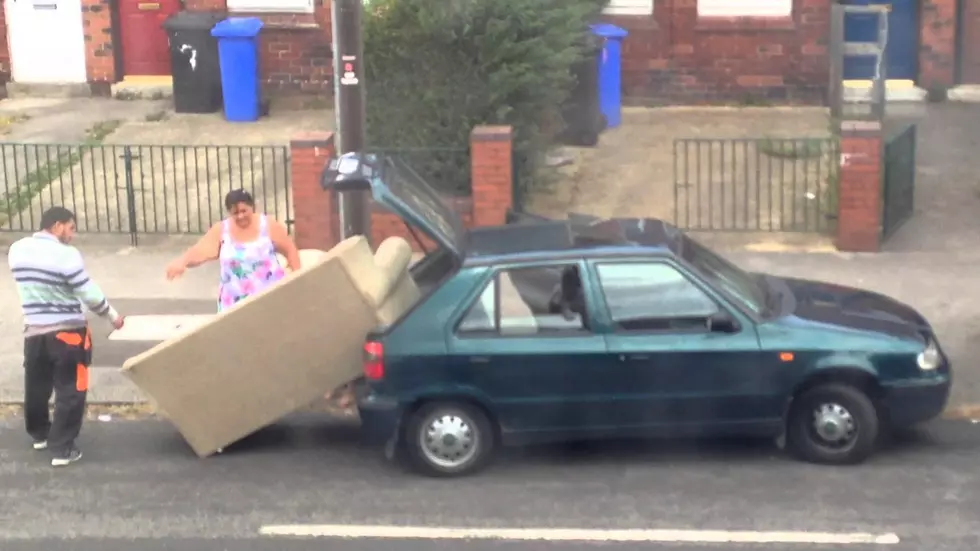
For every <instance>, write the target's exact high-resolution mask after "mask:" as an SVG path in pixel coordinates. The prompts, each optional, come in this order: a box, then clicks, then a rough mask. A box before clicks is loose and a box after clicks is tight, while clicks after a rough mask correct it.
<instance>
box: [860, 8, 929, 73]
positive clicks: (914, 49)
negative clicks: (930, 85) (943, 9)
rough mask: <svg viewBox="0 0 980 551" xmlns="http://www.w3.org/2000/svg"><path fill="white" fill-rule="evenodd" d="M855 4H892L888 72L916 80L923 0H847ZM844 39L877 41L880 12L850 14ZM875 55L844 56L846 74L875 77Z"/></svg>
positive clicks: (889, 17) (889, 24) (889, 26)
mask: <svg viewBox="0 0 980 551" xmlns="http://www.w3.org/2000/svg"><path fill="white" fill-rule="evenodd" d="M842 3H843V4H847V5H852V6H868V5H882V4H885V5H889V6H891V12H889V15H888V46H887V48H886V53H887V54H888V65H887V69H888V73H887V76H888V78H889V79H892V80H914V79H915V77H916V74H917V73H918V60H919V9H918V6H919V0H844V1H843V2H842ZM844 40H845V41H847V42H876V41H877V40H878V16H877V15H873V14H848V15H847V16H846V19H845V21H844ZM874 64H875V58H874V57H871V56H848V57H846V58H845V59H844V78H845V79H847V80H868V79H871V78H873V77H874V74H875V69H874Z"/></svg>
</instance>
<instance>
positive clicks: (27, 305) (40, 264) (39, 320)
mask: <svg viewBox="0 0 980 551" xmlns="http://www.w3.org/2000/svg"><path fill="white" fill-rule="evenodd" d="M7 261H8V263H9V264H10V272H11V273H12V274H13V276H14V280H15V281H16V282H17V292H18V294H20V303H21V308H22V309H23V312H24V325H25V326H26V327H27V331H28V332H32V331H31V328H40V327H64V326H69V327H71V326H84V325H85V324H86V320H85V312H84V311H83V310H82V305H83V304H84V305H85V306H86V307H87V308H88V309H89V310H91V311H92V312H94V313H96V314H98V315H99V316H102V317H105V318H108V319H110V320H115V319H116V318H117V317H118V316H119V314H118V313H117V312H116V311H115V309H113V307H112V306H111V305H110V304H109V300H108V299H107V298H106V296H105V294H103V292H102V289H100V288H99V286H98V285H96V284H95V282H94V281H92V279H91V278H90V277H89V275H88V271H86V270H85V263H84V262H83V261H82V255H81V253H79V252H78V249H76V248H75V247H72V246H70V245H65V244H63V243H62V242H61V241H59V240H58V238H57V237H55V236H54V235H51V234H49V233H47V232H38V233H35V234H34V235H32V236H31V237H25V238H23V239H20V240H18V241H16V242H15V243H14V244H13V245H11V246H10V251H9V252H8V254H7Z"/></svg>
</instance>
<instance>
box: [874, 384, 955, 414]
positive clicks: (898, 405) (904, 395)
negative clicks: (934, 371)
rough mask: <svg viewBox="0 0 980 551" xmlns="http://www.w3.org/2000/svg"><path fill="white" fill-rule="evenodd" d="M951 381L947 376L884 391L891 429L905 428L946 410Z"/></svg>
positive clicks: (889, 387)
mask: <svg viewBox="0 0 980 551" xmlns="http://www.w3.org/2000/svg"><path fill="white" fill-rule="evenodd" d="M951 386H952V381H951V378H950V376H949V375H942V376H940V377H936V378H935V379H930V380H922V381H914V382H911V381H910V382H905V383H902V384H898V385H890V386H888V387H886V388H885V405H886V407H887V408H888V419H889V422H890V424H891V425H892V426H893V427H908V426H911V425H915V424H918V423H923V422H925V421H929V420H932V419H935V418H936V417H939V416H940V415H941V414H942V413H943V410H944V409H946V403H947V402H948V400H949V391H950V387H951Z"/></svg>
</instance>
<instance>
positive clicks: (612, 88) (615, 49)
mask: <svg viewBox="0 0 980 551" xmlns="http://www.w3.org/2000/svg"><path fill="white" fill-rule="evenodd" d="M592 32H593V34H595V35H596V36H597V37H599V38H600V39H602V49H601V51H600V53H599V56H600V57H599V109H600V110H601V111H602V114H603V115H605V117H606V125H607V126H608V127H609V128H616V127H617V126H619V125H620V123H621V122H622V120H623V116H622V111H623V101H622V95H623V91H622V69H623V68H622V41H623V39H624V38H626V36H627V35H628V34H629V32H627V31H626V29H623V28H620V27H617V26H616V25H613V24H610V23H599V24H597V25H592Z"/></svg>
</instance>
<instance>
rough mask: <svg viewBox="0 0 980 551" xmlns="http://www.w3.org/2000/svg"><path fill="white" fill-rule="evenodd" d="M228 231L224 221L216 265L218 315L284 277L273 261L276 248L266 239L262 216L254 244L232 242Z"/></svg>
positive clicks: (267, 232)
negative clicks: (217, 267)
mask: <svg viewBox="0 0 980 551" xmlns="http://www.w3.org/2000/svg"><path fill="white" fill-rule="evenodd" d="M229 228H230V226H229V221H228V220H225V221H224V223H223V225H222V232H221V250H220V252H219V254H218V263H219V264H220V265H221V286H220V287H219V289H218V311H219V312H221V311H222V310H226V309H228V308H230V307H232V306H234V305H235V303H237V302H238V301H240V300H242V299H243V298H245V297H248V296H251V295H254V294H255V293H258V292H259V291H262V290H263V289H266V288H268V287H269V286H271V285H272V284H273V283H275V282H277V281H279V280H280V279H282V278H283V277H285V275H286V271H285V270H283V268H282V266H281V265H280V264H279V259H278V258H276V248H275V245H274V244H273V243H272V238H271V237H269V223H268V220H267V219H266V216H265V215H264V214H263V215H261V218H260V221H259V237H258V239H256V240H254V241H250V242H247V243H238V242H236V241H235V240H234V239H232V237H231V231H230V229H229Z"/></svg>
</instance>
